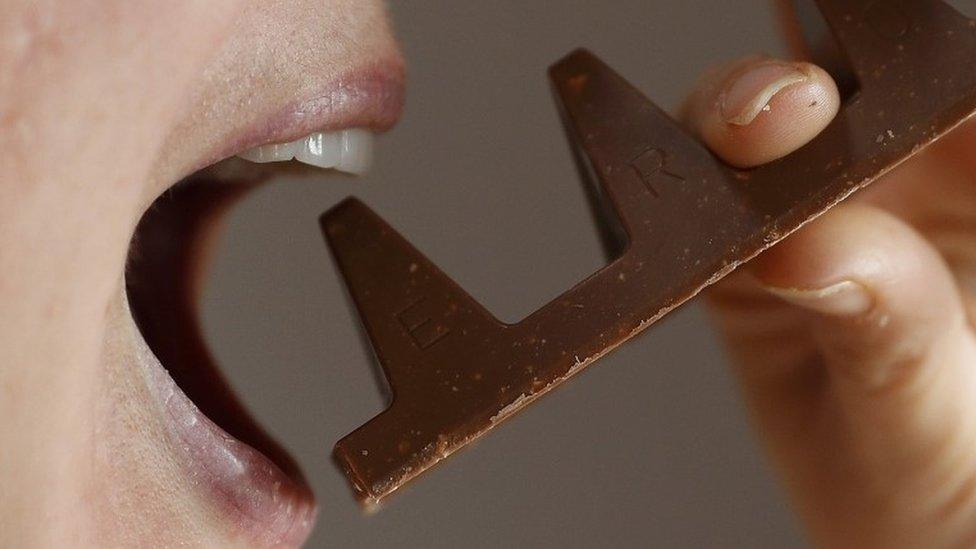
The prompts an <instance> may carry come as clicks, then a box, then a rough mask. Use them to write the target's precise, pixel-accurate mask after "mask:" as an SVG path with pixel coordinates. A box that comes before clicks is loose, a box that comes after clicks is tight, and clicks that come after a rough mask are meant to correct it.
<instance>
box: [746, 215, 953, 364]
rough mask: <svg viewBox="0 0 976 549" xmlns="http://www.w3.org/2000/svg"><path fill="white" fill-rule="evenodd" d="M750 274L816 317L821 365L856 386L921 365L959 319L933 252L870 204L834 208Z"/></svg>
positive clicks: (946, 274) (771, 253) (761, 260)
mask: <svg viewBox="0 0 976 549" xmlns="http://www.w3.org/2000/svg"><path fill="white" fill-rule="evenodd" d="M752 272H753V274H754V275H755V277H756V278H757V279H758V280H759V282H760V283H761V284H762V285H763V286H765V287H766V289H767V290H768V291H769V292H770V293H771V294H773V295H775V296H777V297H780V298H782V299H783V300H785V301H786V302H788V303H791V304H793V305H796V306H798V307H800V308H801V309H804V310H807V311H810V312H812V313H815V314H817V315H818V322H817V323H816V326H817V333H818V338H819V341H820V345H821V350H822V352H823V353H824V355H825V356H826V357H828V358H829V359H830V360H829V361H828V362H829V363H831V364H833V365H834V366H837V367H838V369H839V371H843V372H853V373H856V374H857V377H858V378H859V379H862V380H871V381H872V382H874V381H884V380H888V379H891V378H892V376H893V375H894V373H895V372H896V371H897V370H898V369H899V367H903V366H905V365H906V364H922V363H924V360H923V359H922V358H919V357H924V356H925V355H926V353H928V352H929V350H930V349H931V348H932V346H933V345H934V343H935V342H939V341H941V340H942V339H943V336H944V334H947V333H956V332H957V331H958V330H957V328H958V327H959V326H960V325H961V324H962V322H963V321H964V319H965V314H964V310H963V308H962V305H961V300H960V296H959V292H958V289H957V287H956V284H955V281H954V279H953V277H952V274H951V273H950V272H949V270H948V268H947V266H946V265H945V262H944V261H943V259H942V258H941V256H940V255H939V254H938V252H937V251H936V250H935V249H933V248H932V246H931V245H930V244H929V243H928V242H927V241H925V239H924V238H922V237H921V235H919V234H918V233H917V232H916V231H915V230H914V229H913V228H912V227H910V226H908V225H907V224H905V223H904V222H902V221H901V220H899V219H897V218H895V217H893V216H892V215H890V214H888V213H886V212H884V211H882V210H879V209H877V208H873V207H869V206H863V205H842V206H838V207H836V208H834V209H833V210H831V211H830V212H828V213H827V214H826V215H824V216H823V217H822V218H820V219H818V220H817V221H815V222H814V223H812V224H811V225H809V226H807V227H805V228H804V229H802V230H800V231H799V232H798V233H797V234H795V235H793V236H791V237H790V238H788V239H787V240H785V241H784V242H782V243H780V244H779V245H777V246H775V247H774V248H772V249H771V250H769V251H767V252H766V253H764V254H763V255H761V256H760V257H759V258H757V261H755V262H754V265H753V266H752Z"/></svg>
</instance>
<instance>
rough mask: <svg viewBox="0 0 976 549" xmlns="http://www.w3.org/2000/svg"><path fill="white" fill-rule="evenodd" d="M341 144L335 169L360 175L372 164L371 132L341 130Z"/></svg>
mask: <svg viewBox="0 0 976 549" xmlns="http://www.w3.org/2000/svg"><path fill="white" fill-rule="evenodd" d="M341 134H342V146H341V147H340V149H341V155H340V157H339V163H338V164H336V169H337V170H342V171H344V172H349V173H352V174H356V175H362V174H364V173H366V172H367V171H369V169H370V168H371V167H372V166H373V139H374V137H373V133H372V132H370V131H369V130H363V129H352V130H345V131H343V132H341Z"/></svg>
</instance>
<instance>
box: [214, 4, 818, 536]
mask: <svg viewBox="0 0 976 549" xmlns="http://www.w3.org/2000/svg"><path fill="white" fill-rule="evenodd" d="M392 10H393V13H394V18H395V21H396V24H397V27H398V29H399V35H400V37H401V39H402V41H403V45H404V48H405V51H406V55H407V58H408V61H409V67H410V87H409V97H408V104H407V110H406V116H405V118H404V120H403V123H402V124H401V125H400V126H399V127H398V128H397V129H396V130H394V131H393V132H392V133H390V134H389V135H387V136H384V137H383V138H382V139H381V141H380V144H379V147H378V148H379V150H378V155H377V164H376V167H375V169H374V171H373V172H372V174H371V175H369V176H368V177H367V178H365V179H364V180H353V179H350V178H345V177H341V176H332V175H323V177H321V179H320V180H315V181H310V180H301V181H276V182H274V183H272V184H270V185H267V186H265V187H263V188H261V189H259V190H258V191H256V192H254V193H252V194H251V195H249V196H248V198H247V199H246V200H245V201H244V202H243V203H241V204H240V205H239V206H238V207H237V208H236V209H235V210H234V211H233V212H232V213H231V214H230V217H229V219H228V222H227V228H226V231H225V233H224V236H223V238H222V241H221V243H220V246H219V250H218V253H217V257H216V260H215V264H214V268H213V271H212V273H211V276H210V279H209V282H208V286H207V291H206V294H205V299H204V308H203V317H204V324H205V329H206V336H207V338H208V341H209V342H210V344H211V346H212V349H213V352H214V354H215V355H216V357H217V359H218V362H219V363H220V364H221V368H222V369H223V371H224V372H225V373H226V374H227V375H228V376H229V377H230V379H231V381H232V384H233V385H234V386H235V387H236V389H237V390H238V391H239V392H240V393H241V395H242V398H243V399H244V401H245V402H246V404H247V405H248V406H249V407H250V408H251V410H252V411H253V412H254V413H255V415H256V416H257V417H258V418H259V419H260V420H261V421H262V423H263V424H264V425H265V426H267V427H268V430H269V431H270V432H271V433H272V434H273V435H274V436H276V437H277V438H278V439H279V440H280V441H281V442H282V443H283V444H284V445H285V446H286V447H287V448H288V449H289V450H290V451H291V452H292V453H293V455H295V456H296V458H297V459H298V460H299V461H300V462H301V464H302V466H303V468H304V470H305V473H306V474H307V475H308V477H309V480H310V482H311V484H312V486H313V488H314V490H315V492H316V493H317V495H318V497H319V500H320V502H321V511H320V515H319V521H318V528H317V530H316V532H315V534H314V536H313V538H312V540H311V542H310V543H309V546H310V547H366V548H368V547H390V546H396V547H459V546H464V547H511V546H516V547H538V548H546V547H593V546H597V545H609V546H612V547H646V546H654V547H802V546H804V542H803V541H802V537H801V533H800V530H799V526H798V524H797V523H796V521H795V519H794V518H793V517H792V515H791V514H790V512H789V510H788V508H787V504H786V500H785V496H784V494H783V493H782V492H781V490H780V489H779V488H778V486H777V485H776V483H775V479H774V477H773V474H772V473H771V472H770V470H769V469H768V467H767V464H766V463H765V461H764V457H763V456H762V455H761V454H760V451H759V449H758V447H757V442H756V438H755V437H754V435H753V434H752V433H751V432H750V430H749V426H748V422H747V418H746V415H745V411H744V409H743V407H742V404H741V402H740V400H739V398H738V394H737V392H736V391H737V389H736V387H735V385H734V381H733V380H732V379H731V377H730V374H729V372H728V366H727V364H726V360H725V358H724V357H723V353H722V349H721V345H720V342H719V341H718V340H717V338H716V335H715V333H714V332H713V330H712V329H711V327H710V326H709V324H708V322H707V318H706V317H705V314H704V312H703V310H702V309H701V307H700V306H699V305H697V304H692V305H690V306H686V307H684V308H683V309H681V310H679V311H678V312H676V313H674V314H672V315H670V316H669V317H668V318H667V319H666V320H664V321H662V322H660V323H659V324H657V325H656V326H655V327H653V328H652V329H651V330H649V331H648V332H645V334H644V335H643V336H641V337H639V338H638V339H636V340H633V341H632V342H631V343H629V344H628V345H625V346H624V347H622V348H621V349H620V350H618V351H617V352H615V353H613V354H612V355H610V356H608V357H606V358H604V359H603V360H601V361H600V362H598V363H597V364H596V365H595V366H593V367H592V368H590V369H588V370H587V371H585V372H583V373H582V374H580V375H579V376H577V377H576V378H574V379H573V380H572V381H570V382H569V383H567V384H565V385H563V386H562V387H561V388H560V389H558V390H556V391H554V392H553V393H551V394H550V395H548V396H546V397H545V398H543V399H541V400H539V401H538V402H537V403H536V404H535V405H533V406H531V407H530V408H528V409H527V410H526V411H524V412H523V413H521V414H519V415H518V416H516V417H515V418H513V419H512V420H510V421H508V422H506V423H505V424H504V425H503V426H501V427H500V428H498V429H495V430H494V431H492V433H491V434H490V435H489V436H487V437H486V438H484V439H482V440H481V441H479V442H478V443H476V444H474V445H472V446H471V447H469V448H468V449H467V450H465V451H463V452H460V453H459V454H456V455H455V456H454V457H452V458H451V459H449V460H448V461H446V462H444V463H443V464H442V465H441V466H439V467H437V468H436V469H434V470H432V471H430V472H429V473H428V474H426V475H424V476H423V477H421V478H420V479H418V480H417V481H415V482H413V483H412V484H410V485H408V486H407V487H406V488H404V489H403V490H402V491H401V492H399V493H398V494H397V495H396V496H394V497H393V498H391V499H390V500H389V502H388V503H387V504H386V505H385V506H384V507H383V509H382V510H381V511H380V512H379V513H378V514H375V515H372V516H365V515H364V514H363V513H362V512H361V510H360V508H359V506H358V505H357V504H356V502H355V501H354V499H353V497H352V495H351V492H350V489H349V487H348V485H347V483H346V480H345V478H344V477H343V476H342V475H341V473H340V472H339V471H338V470H337V469H336V468H335V466H334V465H333V462H332V459H331V450H332V446H333V444H334V443H335V442H336V441H337V440H339V439H340V438H341V437H342V436H344V435H345V434H347V433H348V432H350V431H351V430H353V429H354V428H356V427H358V426H359V425H361V424H362V423H364V422H366V421H367V420H368V419H370V418H371V417H372V416H374V415H375V414H377V413H379V412H380V411H381V410H382V409H383V405H384V398H383V396H382V393H381V390H380V387H378V385H377V380H376V378H375V376H374V365H373V363H372V361H373V358H372V356H371V354H370V351H369V350H368V348H367V347H366V346H365V345H364V339H363V336H362V335H361V333H360V326H359V320H358V318H357V316H356V313H355V311H354V310H352V309H351V307H350V305H349V304H348V302H347V299H346V296H345V289H344V287H343V283H342V281H341V279H340V278H339V277H338V276H337V274H336V270H335V268H334V266H333V264H332V261H331V258H330V256H329V253H328V251H327V249H326V246H325V243H324V241H323V238H322V235H321V233H320V232H319V229H318V217H319V215H320V214H321V213H322V212H324V211H325V210H326V209H328V208H329V207H331V206H332V205H334V204H335V203H336V202H337V201H339V200H340V199H342V198H343V197H345V196H347V195H350V194H353V195H356V196H359V197H360V198H362V199H363V200H364V201H365V202H366V203H367V204H369V205H370V206H371V207H373V208H374V209H375V210H377V211H378V212H379V213H380V214H381V215H382V216H383V217H384V218H385V219H386V220H387V221H388V222H390V223H391V224H392V225H393V226H394V227H396V228H397V229H398V230H399V231H401V232H402V233H403V234H404V235H405V236H406V237H407V238H408V239H410V240H411V241H412V242H413V243H414V244H415V245H416V246H418V247H419V248H420V249H421V250H422V251H424V252H425V253H426V254H427V255H428V256H429V257H430V258H431V259H432V260H433V261H434V262H435V263H437V264H439V265H440V266H441V268H442V269H444V270H445V271H446V272H447V273H448V274H449V275H451V276H452V277H454V278H455V279H456V280H457V281H458V282H459V283H460V284H461V285H462V286H463V287H464V288H466V289H467V290H468V291H469V292H470V293H471V294H472V295H473V296H475V297H476V298H477V299H479V300H480V301H481V302H482V303H483V304H484V305H485V306H487V308H488V309H490V310H491V311H493V312H494V313H495V314H496V315H497V316H498V317H500V318H501V319H503V320H507V321H516V320H518V319H520V318H522V317H524V316H525V315H527V314H528V313H530V312H531V311H533V310H535V309H536V308H538V307H540V306H541V305H542V304H544V303H546V302H547V301H549V300H550V299H552V298H554V297H555V296H557V295H558V294H560V293H562V292H563V291H564V290H566V289H568V288H569V287H570V286H572V285H573V284H575V283H576V282H578V281H579V280H581V279H583V278H584V277H586V276H587V275H589V274H590V273H592V272H593V271H595V270H596V269H598V268H600V267H601V266H602V265H603V263H604V258H603V253H602V250H601V248H600V244H599V240H598V234H597V230H596V225H595V224H594V222H593V221H592V219H591V218H590V215H589V210H588V207H587V204H586V201H585V194H584V191H583V189H582V187H581V185H580V182H579V180H578V178H577V175H576V172H575V169H574V167H573V163H572V159H571V155H570V151H569V148H568V147H567V146H566V141H565V138H564V136H563V133H562V130H561V126H560V123H559V119H558V116H557V113H556V110H555V108H554V104H553V102H552V100H551V96H550V91H549V87H548V83H547V81H546V78H545V70H546V68H547V66H548V65H549V64H551V63H552V62H554V61H555V60H557V59H559V58H560V57H562V56H563V55H565V54H566V53H567V52H569V51H570V50H572V49H573V48H576V47H578V46H586V47H588V48H590V49H591V50H593V51H594V52H595V53H597V55H599V56H601V57H602V58H603V59H604V60H605V61H607V62H608V63H609V64H610V65H611V66H613V67H614V68H616V69H617V70H618V71H619V72H621V73H622V74H623V75H624V76H625V77H626V78H628V79H629V80H631V81H632V82H633V83H634V84H636V85H637V86H638V87H640V88H641V89H642V90H643V91H645V93H647V94H648V95H649V96H650V97H651V98H652V99H654V100H655V101H656V102H658V103H659V104H660V105H661V106H663V107H664V108H666V109H668V110H669V111H671V112H674V111H675V110H676V108H677V107H678V106H679V105H680V103H681V101H682V98H683V97H684V96H685V94H686V93H687V92H688V91H689V90H690V89H691V87H692V86H693V84H694V83H695V81H696V79H697V78H698V76H699V75H700V73H701V72H702V71H703V70H705V69H706V68H707V67H709V66H712V65H714V64H716V63H720V62H722V61H727V60H730V59H733V58H735V57H737V56H740V55H745V54H751V53H756V52H766V53H769V54H773V55H786V51H785V45H784V41H783V40H782V37H781V36H780V35H779V33H778V31H777V18H778V16H777V13H776V10H775V9H774V6H773V3H772V2H771V1H770V0H736V1H735V2H715V1H714V0H682V1H681V2H675V1H664V0H661V1H653V0H613V1H612V2H593V1H584V0H563V1H559V2H552V1H550V2H539V1H533V2H525V1H515V0H494V1H492V2H458V1H457V0H412V1H406V0H404V1H400V2H396V3H394V5H393V6H392Z"/></svg>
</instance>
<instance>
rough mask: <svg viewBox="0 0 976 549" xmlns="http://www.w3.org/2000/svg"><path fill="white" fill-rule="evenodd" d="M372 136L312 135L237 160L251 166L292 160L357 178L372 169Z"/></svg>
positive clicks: (351, 133) (354, 131)
mask: <svg viewBox="0 0 976 549" xmlns="http://www.w3.org/2000/svg"><path fill="white" fill-rule="evenodd" d="M373 140H374V136H373V133H372V132H371V131H369V130H364V129H352V130H343V131H338V132H315V133H312V134H309V135H308V136H306V137H303V138H302V139H298V140H296V141H292V142H291V143H272V144H269V145H262V146H260V147H255V148H253V149H251V150H249V151H244V152H242V153H240V154H239V155H238V156H240V157H241V158H243V159H245V160H250V161H251V162H285V161H288V160H291V159H292V158H294V159H295V160H297V161H299V162H303V163H305V164H310V165H312V166H317V167H319V168H335V169H337V170H341V171H344V172H349V173H352V174H356V175H362V174H364V173H366V172H367V171H368V170H369V169H370V168H371V167H372V165H373Z"/></svg>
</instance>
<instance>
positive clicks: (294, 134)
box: [200, 59, 405, 167]
mask: <svg viewBox="0 0 976 549" xmlns="http://www.w3.org/2000/svg"><path fill="white" fill-rule="evenodd" d="M404 95H405V73H404V68H403V63H402V62H401V61H400V60H399V59H396V60H388V61H384V62H381V63H377V64H375V65H373V66H372V67H369V68H366V69H358V70H356V71H352V72H350V73H348V74H346V75H344V76H343V77H340V78H338V79H336V80H334V81H333V82H332V83H331V84H330V85H328V86H326V87H325V89H323V90H322V91H321V93H319V94H317V95H315V96H313V97H308V98H303V99H300V100H298V101H295V102H294V103H292V104H290V105H288V106H286V107H285V108H283V109H281V110H279V111H278V112H277V113H276V114H274V115H272V116H270V117H269V118H267V119H264V120H261V121H259V122H257V123H255V124H253V125H251V126H250V127H247V128H245V129H244V130H243V131H241V132H239V133H238V134H237V136H236V137H234V138H232V139H230V140H229V142H228V143H227V144H226V145H224V146H223V147H220V148H219V150H218V154H217V155H215V157H214V158H212V159H211V161H210V162H209V163H213V162H215V161H217V160H220V159H222V158H226V157H228V156H231V155H234V154H237V153H239V152H241V151H245V150H247V149H250V148H253V147H257V146H259V145H265V144H267V143H285V142H288V141H294V140H296V139H299V138H301V137H304V136H306V135H308V134H310V133H312V132H317V131H337V130H343V129H349V128H368V129H371V130H373V131H376V132H383V131H386V130H388V129H390V128H391V127H393V125H394V124H396V122H397V120H399V118H400V114H401V112H402V111H403V102H404ZM200 167H203V166H200Z"/></svg>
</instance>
